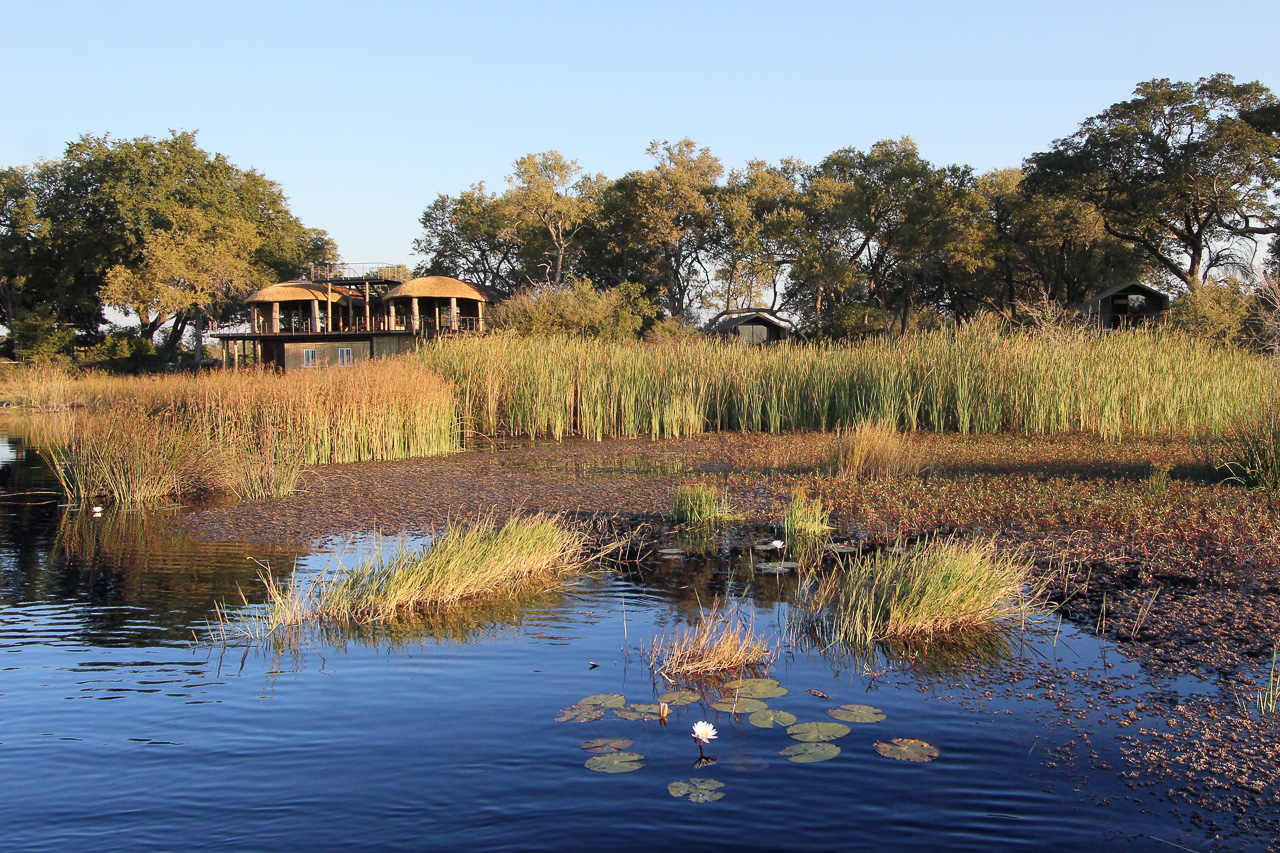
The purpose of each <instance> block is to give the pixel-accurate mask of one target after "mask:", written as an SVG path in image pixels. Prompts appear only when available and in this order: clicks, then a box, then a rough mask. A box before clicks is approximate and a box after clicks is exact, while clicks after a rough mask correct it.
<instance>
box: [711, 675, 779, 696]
mask: <svg viewBox="0 0 1280 853" xmlns="http://www.w3.org/2000/svg"><path fill="white" fill-rule="evenodd" d="M724 689H725V690H732V691H734V692H736V693H737V694H738V695H739V696H745V697H746V698H748V699H776V698H777V697H779V696H786V695H787V694H788V693H790V692H791V691H790V690H788V689H787V688H785V687H781V686H779V685H778V682H776V681H774V680H773V679H772V678H739V679H738V680H737V681H730V682H729V683H728V684H726V685H725V686H724Z"/></svg>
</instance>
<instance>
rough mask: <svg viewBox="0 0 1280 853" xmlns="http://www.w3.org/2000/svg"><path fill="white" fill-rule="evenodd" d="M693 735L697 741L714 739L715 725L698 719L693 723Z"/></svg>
mask: <svg viewBox="0 0 1280 853" xmlns="http://www.w3.org/2000/svg"><path fill="white" fill-rule="evenodd" d="M693 737H694V740H696V741H697V742H698V743H711V741H713V740H715V739H716V727H715V726H713V725H711V724H710V723H708V722H707V721H706V720H699V721H698V722H696V723H694V724H693Z"/></svg>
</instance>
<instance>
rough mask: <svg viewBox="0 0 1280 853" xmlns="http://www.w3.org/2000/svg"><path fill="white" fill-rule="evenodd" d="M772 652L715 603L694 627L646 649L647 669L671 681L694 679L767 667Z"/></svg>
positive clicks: (749, 627) (659, 639) (745, 625)
mask: <svg viewBox="0 0 1280 853" xmlns="http://www.w3.org/2000/svg"><path fill="white" fill-rule="evenodd" d="M775 654H776V651H775V649H774V648H773V647H772V646H771V645H770V644H769V643H768V642H766V641H765V640H764V638H763V637H761V636H759V635H758V634H756V633H755V629H754V626H753V625H752V624H751V623H750V622H748V621H746V620H744V619H743V618H742V615H741V614H740V613H735V614H734V615H733V616H732V617H730V616H726V615H725V614H723V613H722V612H721V610H720V604H719V602H718V601H717V602H716V603H714V604H712V606H711V608H710V609H709V610H707V611H706V612H705V613H703V614H702V615H701V617H700V618H699V619H698V622H697V624H695V625H691V626H689V627H686V628H683V629H678V630H677V631H676V632H675V633H674V634H673V635H672V636H670V637H668V636H667V635H665V634H664V635H662V636H660V637H656V638H654V640H653V643H652V645H651V646H650V648H649V666H650V668H652V669H653V671H654V672H656V673H659V674H661V675H663V676H665V677H666V678H667V679H668V680H672V681H685V680H695V681H696V680H698V679H705V678H710V677H714V676H717V675H720V674H723V673H737V672H741V671H744V670H752V669H753V668H759V667H763V666H766V665H768V664H769V663H770V662H771V661H772V660H773V658H774V656H775Z"/></svg>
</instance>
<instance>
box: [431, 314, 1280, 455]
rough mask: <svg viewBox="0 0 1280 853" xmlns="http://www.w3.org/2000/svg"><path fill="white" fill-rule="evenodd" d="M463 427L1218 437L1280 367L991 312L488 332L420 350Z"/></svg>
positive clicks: (1163, 335) (1186, 344)
mask: <svg viewBox="0 0 1280 853" xmlns="http://www.w3.org/2000/svg"><path fill="white" fill-rule="evenodd" d="M418 358H420V359H421V360H422V361H423V362H424V363H425V364H427V365H429V366H430V367H431V368H432V369H434V370H437V371H439V372H440V373H441V374H442V375H443V377H444V378H445V379H446V380H448V381H449V382H450V383H451V384H452V385H453V386H454V387H455V388H456V389H457V391H456V393H457V395H458V403H459V408H460V416H461V419H462V421H463V422H464V424H465V426H466V428H467V429H469V430H473V431H475V432H479V433H483V434H487V435H525V436H529V437H531V438H536V437H550V438H555V439H559V438H562V437H564V436H565V435H569V434H578V435H582V436H585V437H588V438H592V439H596V440H599V439H603V438H606V437H636V436H646V435H647V436H650V437H653V438H659V437H679V436H687V435H694V434H697V433H701V432H705V431H713V430H741V431H746V432H784V431H790V430H801V429H804V430H832V429H835V428H837V427H841V426H852V425H854V424H858V423H863V422H880V423H884V424H887V425H889V426H890V427H893V428H898V429H906V430H934V431H956V432H961V433H991V432H999V431H1017V432H1026V433H1034V434H1062V433H1090V434H1094V435H1098V436H1101V437H1103V438H1106V439H1108V440H1116V441H1118V440H1122V439H1124V438H1126V437H1131V436H1165V435H1169V436H1172V435H1181V436H1188V437H1203V436H1218V435H1221V434H1223V432H1224V431H1225V430H1227V429H1229V428H1230V426H1231V423H1232V420H1233V418H1235V417H1237V416H1238V413H1241V412H1250V411H1253V410H1254V409H1255V408H1256V407H1257V405H1258V403H1259V402H1260V401H1263V400H1266V399H1271V398H1273V397H1274V396H1275V395H1276V390H1277V376H1276V371H1275V370H1274V367H1273V366H1272V365H1271V364H1270V363H1269V362H1268V361H1267V360H1266V359H1263V358H1260V357H1258V356H1254V355H1250V354H1248V353H1244V352H1239V351H1234V350H1229V349H1224V348H1217V347H1213V346H1210V345H1208V344H1206V343H1204V342H1201V341H1197V340H1195V339H1193V338H1190V337H1187V336H1185V335H1181V334H1178V333H1175V332H1171V331H1163V330H1160V331H1152V332H1143V331H1139V332H1132V333H1125V334H1081V335H1079V336H1076V337H1074V338H1067V339H1064V340H1057V341H1050V340H1046V339H1044V338H1041V337H1037V336H1034V335H1031V334H1026V333H1022V332H1017V331H1011V330H1008V329H1004V328H1002V327H1000V326H998V325H996V324H994V323H991V322H981V323H974V324H971V325H970V326H966V327H964V328H961V329H958V330H944V331H937V332H930V333H925V334H917V335H908V336H905V337H902V338H893V339H880V340H874V341H869V342H864V343H859V344H830V345H794V346H781V347H744V346H741V345H737V344H733V343H722V342H717V341H712V340H697V341H692V342H684V343H679V344H673V345H670V346H664V347H651V346H646V345H644V344H639V343H636V344H629V343H603V342H599V341H584V340H574V339H556V338H551V339H531V338H517V337H509V336H501V335H494V336H489V337H486V338H477V339H470V340H465V341H449V342H443V343H440V344H437V345H433V346H429V347H427V348H425V349H424V350H422V351H421V352H420V353H419V356H418Z"/></svg>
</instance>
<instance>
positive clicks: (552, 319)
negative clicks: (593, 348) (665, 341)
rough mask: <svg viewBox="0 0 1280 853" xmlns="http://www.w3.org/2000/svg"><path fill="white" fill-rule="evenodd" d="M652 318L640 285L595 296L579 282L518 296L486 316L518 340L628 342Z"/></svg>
mask: <svg viewBox="0 0 1280 853" xmlns="http://www.w3.org/2000/svg"><path fill="white" fill-rule="evenodd" d="M655 313H657V308H656V307H655V306H654V305H653V304H652V303H650V302H649V301H648V300H646V299H645V298H644V288H643V287H642V286H641V285H638V284H631V283H624V284H621V285H619V286H618V287H615V288H613V289H612V290H606V291H604V292H597V291H596V290H595V288H593V287H592V286H591V283H590V282H588V281H586V280H584V279H577V280H575V281H573V282H572V283H571V284H570V285H569V286H568V287H563V288H557V289H549V290H541V291H536V290H526V291H524V292H522V293H518V294H516V295H515V296H513V297H511V298H510V299H507V300H506V301H504V302H501V303H499V304H498V305H497V306H495V307H494V309H493V312H492V314H491V315H490V316H491V318H492V322H493V326H494V328H496V329H505V330H507V331H510V332H514V333H516V334H520V335H569V336H573V337H586V338H603V339H605V340H628V339H634V338H635V337H636V336H637V335H638V334H639V332H640V327H641V326H642V325H643V323H644V321H645V319H646V318H648V317H651V316H653V315H654V314H655Z"/></svg>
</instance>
